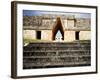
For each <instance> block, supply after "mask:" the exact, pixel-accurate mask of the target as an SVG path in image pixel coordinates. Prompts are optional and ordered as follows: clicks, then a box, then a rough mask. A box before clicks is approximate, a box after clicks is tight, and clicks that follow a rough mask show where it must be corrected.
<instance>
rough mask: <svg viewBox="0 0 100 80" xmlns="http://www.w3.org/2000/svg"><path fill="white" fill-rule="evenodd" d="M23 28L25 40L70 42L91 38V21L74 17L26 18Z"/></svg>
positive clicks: (42, 16) (50, 15)
mask: <svg viewBox="0 0 100 80" xmlns="http://www.w3.org/2000/svg"><path fill="white" fill-rule="evenodd" d="M23 26H24V27H23V28H24V31H23V32H24V33H23V34H24V39H34V40H37V39H39V40H44V41H66V42H70V41H75V40H90V38H91V29H90V26H91V23H90V19H89V18H75V16H73V15H72V16H66V15H54V14H53V15H52V14H48V15H41V16H24V17H23ZM58 32H59V33H58Z"/></svg>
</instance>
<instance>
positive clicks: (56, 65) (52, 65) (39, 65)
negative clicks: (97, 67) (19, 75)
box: [23, 61, 91, 69]
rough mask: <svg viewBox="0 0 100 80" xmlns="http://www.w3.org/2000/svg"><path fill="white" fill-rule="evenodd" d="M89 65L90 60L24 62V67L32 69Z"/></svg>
mask: <svg viewBox="0 0 100 80" xmlns="http://www.w3.org/2000/svg"><path fill="white" fill-rule="evenodd" d="M84 65H85V66H90V65H91V64H90V62H88V61H87V62H86V61H84V62H70V63H69V62H68V63H62V62H61V63H60V62H59V63H46V64H35V63H31V64H30V63H26V64H24V67H23V68H24V69H33V68H52V67H53V68H54V67H56V68H57V67H75V66H84Z"/></svg>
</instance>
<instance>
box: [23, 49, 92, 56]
mask: <svg viewBox="0 0 100 80" xmlns="http://www.w3.org/2000/svg"><path fill="white" fill-rule="evenodd" d="M50 55H51V56H55V55H59V56H63V55H64V56H65V55H90V50H64V51H61V50H58V51H57V52H55V51H51V50H49V51H41V52H40V51H38V50H37V51H24V53H23V56H50Z"/></svg>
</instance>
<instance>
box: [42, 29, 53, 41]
mask: <svg viewBox="0 0 100 80" xmlns="http://www.w3.org/2000/svg"><path fill="white" fill-rule="evenodd" d="M41 39H42V40H47V41H52V31H51V30H42V33H41Z"/></svg>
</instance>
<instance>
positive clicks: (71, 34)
mask: <svg viewBox="0 0 100 80" xmlns="http://www.w3.org/2000/svg"><path fill="white" fill-rule="evenodd" d="M74 40H75V31H65V32H64V41H67V42H70V41H74Z"/></svg>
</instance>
